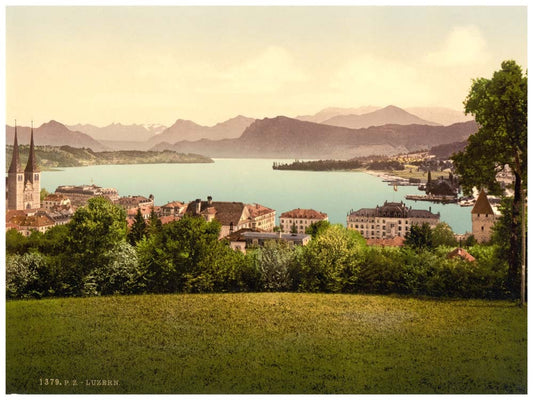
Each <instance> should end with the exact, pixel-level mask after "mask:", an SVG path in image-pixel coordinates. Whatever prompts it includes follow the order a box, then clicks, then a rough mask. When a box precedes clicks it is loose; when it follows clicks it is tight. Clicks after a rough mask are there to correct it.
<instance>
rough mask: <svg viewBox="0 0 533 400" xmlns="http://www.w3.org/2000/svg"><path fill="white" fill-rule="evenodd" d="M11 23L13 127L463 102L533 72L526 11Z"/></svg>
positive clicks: (45, 17)
mask: <svg viewBox="0 0 533 400" xmlns="http://www.w3.org/2000/svg"><path fill="white" fill-rule="evenodd" d="M5 31H6V43H5V49H6V55H5V57H6V58H5V62H6V78H5V79H6V81H5V85H6V86H5V89H6V122H7V123H8V124H10V125H12V124H13V122H12V121H13V120H14V119H17V121H18V124H19V125H24V126H28V125H29V124H30V121H31V120H33V121H34V126H39V125H40V124H42V123H44V122H47V121H49V120H51V119H55V120H57V121H60V122H62V123H65V124H76V123H90V124H94V125H97V126H105V125H108V124H110V123H114V122H115V123H119V122H120V123H123V124H132V123H136V124H152V123H156V124H163V125H166V126H170V125H172V124H173V123H174V122H175V121H176V120H177V119H188V120H193V121H195V122H196V123H199V124H202V125H209V126H211V125H214V124H216V123H218V122H222V121H225V120H227V119H229V118H232V117H235V116H237V115H245V116H247V117H252V118H265V117H274V116H277V115H286V116H289V117H294V116H297V115H304V114H314V113H316V112H318V111H320V110H321V109H323V108H326V107H360V106H368V105H373V106H387V105H390V104H393V105H396V106H399V107H404V108H405V107H424V106H438V107H448V108H452V109H455V110H463V104H462V103H463V101H464V99H465V98H466V95H467V94H468V90H469V88H470V86H471V83H472V79H473V78H479V77H487V78H490V77H491V76H492V73H493V72H494V71H496V70H498V69H499V68H500V65H501V62H502V61H504V60H508V59H513V60H516V61H517V62H518V64H519V65H521V66H522V67H523V69H524V70H526V69H527V8H526V7H525V6H512V7H507V6H471V7H461V6H451V7H442V6H430V7H414V6H410V7H409V6H404V7H391V6H336V7H323V6H305V7H295V6H293V7H288V6H268V7H260V6H255V7H243V6H226V7H214V6H204V7H186V6H175V7H168V6H158V7H133V6H129V7H128V6H115V7H102V6H98V7H96V6H94V7H81V6H76V7H66V6H55V7H40V6H24V7H21V6H8V7H7V8H6V26H5Z"/></svg>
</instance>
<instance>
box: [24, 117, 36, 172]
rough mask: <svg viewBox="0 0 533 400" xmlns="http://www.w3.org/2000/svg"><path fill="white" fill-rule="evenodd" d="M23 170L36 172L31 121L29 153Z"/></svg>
mask: <svg viewBox="0 0 533 400" xmlns="http://www.w3.org/2000/svg"><path fill="white" fill-rule="evenodd" d="M24 171H25V172H36V171H38V168H37V161H35V148H34V144H33V121H31V139H30V155H29V156H28V164H26V169H25V170H24Z"/></svg>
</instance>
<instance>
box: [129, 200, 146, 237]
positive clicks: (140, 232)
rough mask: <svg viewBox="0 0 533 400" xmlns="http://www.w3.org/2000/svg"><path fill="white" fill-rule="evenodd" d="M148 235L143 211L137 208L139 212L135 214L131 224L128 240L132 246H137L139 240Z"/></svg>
mask: <svg viewBox="0 0 533 400" xmlns="http://www.w3.org/2000/svg"><path fill="white" fill-rule="evenodd" d="M145 235H146V222H145V221H144V217H143V215H142V213H141V209H140V208H137V214H136V215H135V220H134V221H133V224H132V225H131V229H130V231H129V233H128V241H129V242H130V244H131V245H132V246H135V243H137V242H138V241H139V240H141V239H142V238H143V237H144V236H145Z"/></svg>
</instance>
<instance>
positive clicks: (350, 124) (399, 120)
mask: <svg viewBox="0 0 533 400" xmlns="http://www.w3.org/2000/svg"><path fill="white" fill-rule="evenodd" d="M322 123H323V124H327V125H334V126H342V127H345V128H352V129H360V128H368V127H370V126H380V125H386V124H398V125H411V124H420V125H439V124H437V123H435V122H431V121H426V120H424V119H422V118H419V117H417V116H416V115H414V114H411V113H408V112H407V111H405V110H403V109H401V108H399V107H396V106H387V107H385V108H382V109H380V110H376V111H373V112H370V113H367V114H361V115H356V114H350V115H337V116H336V117H332V118H330V119H327V120H325V121H323V122H322Z"/></svg>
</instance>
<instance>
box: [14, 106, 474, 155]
mask: <svg viewBox="0 0 533 400" xmlns="http://www.w3.org/2000/svg"><path fill="white" fill-rule="evenodd" d="M419 114H420V115H426V116H431V117H432V119H423V118H421V117H420V116H419ZM419 114H413V113H410V112H408V111H406V110H403V109H401V108H398V107H395V106H388V107H384V108H378V107H374V106H366V107H359V108H327V109H324V110H321V111H319V112H318V113H316V114H314V115H307V116H299V117H297V118H288V117H284V116H279V117H276V118H265V119H262V120H255V119H253V118H249V117H245V116H242V115H239V116H237V117H235V118H231V119H229V120H227V121H225V122H221V123H218V124H216V125H213V126H202V125H199V124H196V123H195V122H193V121H189V120H183V119H178V120H177V121H176V122H175V123H174V124H173V125H172V126H170V127H168V128H167V127H165V126H162V125H156V124H152V125H138V124H137V125H123V124H120V123H118V124H117V123H114V124H111V125H108V126H104V127H97V126H95V125H90V124H83V125H82V124H77V125H70V126H65V125H63V124H61V123H59V122H57V121H54V120H52V121H50V122H48V123H45V124H43V125H41V126H40V127H39V128H35V142H36V144H38V145H52V146H61V145H69V146H73V147H86V148H91V149H93V150H94V151H103V150H149V149H158V150H164V149H169V148H173V149H175V150H177V151H179V152H193V153H199V154H204V155H206V156H210V157H261V156H264V157H290V158H293V157H296V158H304V157H307V158H324V157H334V158H347V157H354V156H357V155H372V154H395V153H401V152H404V151H408V150H411V149H415V148H426V147H430V146H432V145H437V144H446V143H450V142H453V141H462V140H465V139H466V137H468V135H467V133H468V132H470V133H472V132H473V131H474V130H475V129H477V128H475V127H477V125H475V124H473V123H470V124H469V123H466V124H463V125H461V124H455V125H452V126H453V127H454V128H450V129H444V128H448V126H447V127H443V126H438V125H439V123H440V122H441V121H443V120H446V118H447V119H448V121H453V120H455V119H461V118H462V119H463V120H464V119H465V118H466V117H465V116H464V115H462V116H461V113H459V112H456V111H454V110H450V109H445V108H435V107H433V108H432V107H430V108H424V109H419ZM313 121H320V123H317V122H313ZM434 121H436V122H434ZM465 127H468V128H465ZM69 128H70V129H69ZM430 128H441V129H430ZM17 129H18V132H19V143H21V144H25V143H28V142H29V132H30V128H28V127H18V128H17ZM13 132H14V128H13V127H11V126H9V125H6V143H7V144H11V143H13ZM446 135H451V136H450V137H448V136H446ZM464 135H467V136H464Z"/></svg>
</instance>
